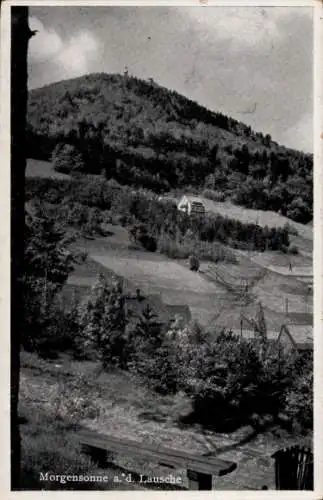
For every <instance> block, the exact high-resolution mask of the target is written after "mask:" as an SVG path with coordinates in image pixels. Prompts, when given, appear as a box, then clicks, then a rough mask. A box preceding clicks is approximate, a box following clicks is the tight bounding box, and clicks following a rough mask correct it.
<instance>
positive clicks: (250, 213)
mask: <svg viewBox="0 0 323 500" xmlns="http://www.w3.org/2000/svg"><path fill="white" fill-rule="evenodd" d="M202 200H203V203H204V204H205V207H206V210H207V211H209V212H212V213H219V214H221V215H225V216H227V217H229V218H232V219H236V220H240V221H241V222H246V223H254V224H258V225H259V226H268V227H283V226H284V225H285V224H289V225H290V226H291V227H293V228H295V229H296V230H297V232H298V234H299V235H300V236H302V237H303V238H306V239H309V240H312V239H313V229H312V228H311V227H310V226H307V225H304V224H300V223H298V222H294V221H292V220H291V219H288V218H287V217H285V216H284V215H280V214H278V213H276V212H272V211H270V210H268V211H267V210H254V209H252V208H243V207H239V206H237V205H233V204H232V203H231V202H216V201H212V200H208V199H207V198H203V197H202Z"/></svg>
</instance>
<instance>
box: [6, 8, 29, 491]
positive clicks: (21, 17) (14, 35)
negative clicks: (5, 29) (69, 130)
mask: <svg viewBox="0 0 323 500" xmlns="http://www.w3.org/2000/svg"><path fill="white" fill-rule="evenodd" d="M30 36H31V32H30V29H29V26H28V7H11V339H10V340H11V388H10V389H11V401H10V403H11V407H10V411H11V489H12V490H17V489H19V488H20V466H21V463H20V462H21V441H20V431H19V420H18V399H19V372H20V339H21V334H22V332H21V330H22V328H23V296H22V288H21V277H22V275H23V260H24V226H25V170H26V153H25V129H26V108H27V49H28V40H29V38H30Z"/></svg>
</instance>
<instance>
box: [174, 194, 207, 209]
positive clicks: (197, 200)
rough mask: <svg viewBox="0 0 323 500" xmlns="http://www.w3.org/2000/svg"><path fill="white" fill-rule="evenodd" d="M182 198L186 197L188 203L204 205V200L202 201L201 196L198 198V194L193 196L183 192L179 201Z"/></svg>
mask: <svg viewBox="0 0 323 500" xmlns="http://www.w3.org/2000/svg"><path fill="white" fill-rule="evenodd" d="M183 198H186V199H187V201H189V202H190V203H199V204H201V205H203V206H204V202H203V200H202V199H201V198H199V197H198V196H193V195H192V196H191V195H189V194H185V195H184V196H183V197H182V198H181V200H180V201H182V200H183Z"/></svg>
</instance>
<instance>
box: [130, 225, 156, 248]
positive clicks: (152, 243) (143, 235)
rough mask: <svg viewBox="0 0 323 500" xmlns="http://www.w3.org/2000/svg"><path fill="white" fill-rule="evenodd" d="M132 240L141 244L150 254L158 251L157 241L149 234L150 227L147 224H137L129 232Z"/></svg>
mask: <svg viewBox="0 0 323 500" xmlns="http://www.w3.org/2000/svg"><path fill="white" fill-rule="evenodd" d="M129 236H130V240H131V241H133V242H134V243H139V244H140V245H141V246H142V247H143V248H144V249H145V250H148V252H155V251H156V250H157V240H156V238H155V237H154V236H152V235H150V234H149V233H148V227H147V226H146V225H145V224H136V225H135V226H133V227H132V228H131V229H130V230H129Z"/></svg>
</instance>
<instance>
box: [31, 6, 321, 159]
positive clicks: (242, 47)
mask: <svg viewBox="0 0 323 500" xmlns="http://www.w3.org/2000/svg"><path fill="white" fill-rule="evenodd" d="M29 23H30V26H31V28H32V29H37V30H38V33H37V35H36V36H35V37H33V38H32V39H31V41H30V46H29V49H30V50H29V87H30V88H35V87H41V86H43V85H45V84H48V83H51V82H56V81H60V80H64V79H68V78H72V77H76V76H81V75H83V74H86V73H92V72H105V73H123V71H124V68H125V66H127V67H128V69H129V73H130V74H132V75H134V76H136V77H139V78H149V77H152V78H153V79H154V80H155V81H156V82H157V83H159V84H160V85H163V86H165V87H168V88H170V89H173V90H176V91H178V92H179V93H181V94H183V95H185V96H187V97H189V98H191V99H193V100H196V101H197V102H199V103H200V104H203V105H205V106H206V107H208V108H209V109H211V110H214V111H220V112H222V113H224V114H226V115H229V116H232V117H233V118H236V119H237V120H240V121H242V122H245V123H246V124H248V125H250V126H251V127H252V128H253V129H254V130H255V131H259V132H263V133H265V134H266V133H269V134H271V136H272V138H273V139H274V140H276V141H277V142H279V143H280V144H284V145H286V146H289V147H293V148H295V149H301V150H304V151H306V152H312V151H313V137H312V136H313V124H312V120H313V118H312V117H313V110H312V108H313V103H312V90H313V78H312V69H313V49H312V45H313V23H312V9H311V8H307V7H30V20H29Z"/></svg>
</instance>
